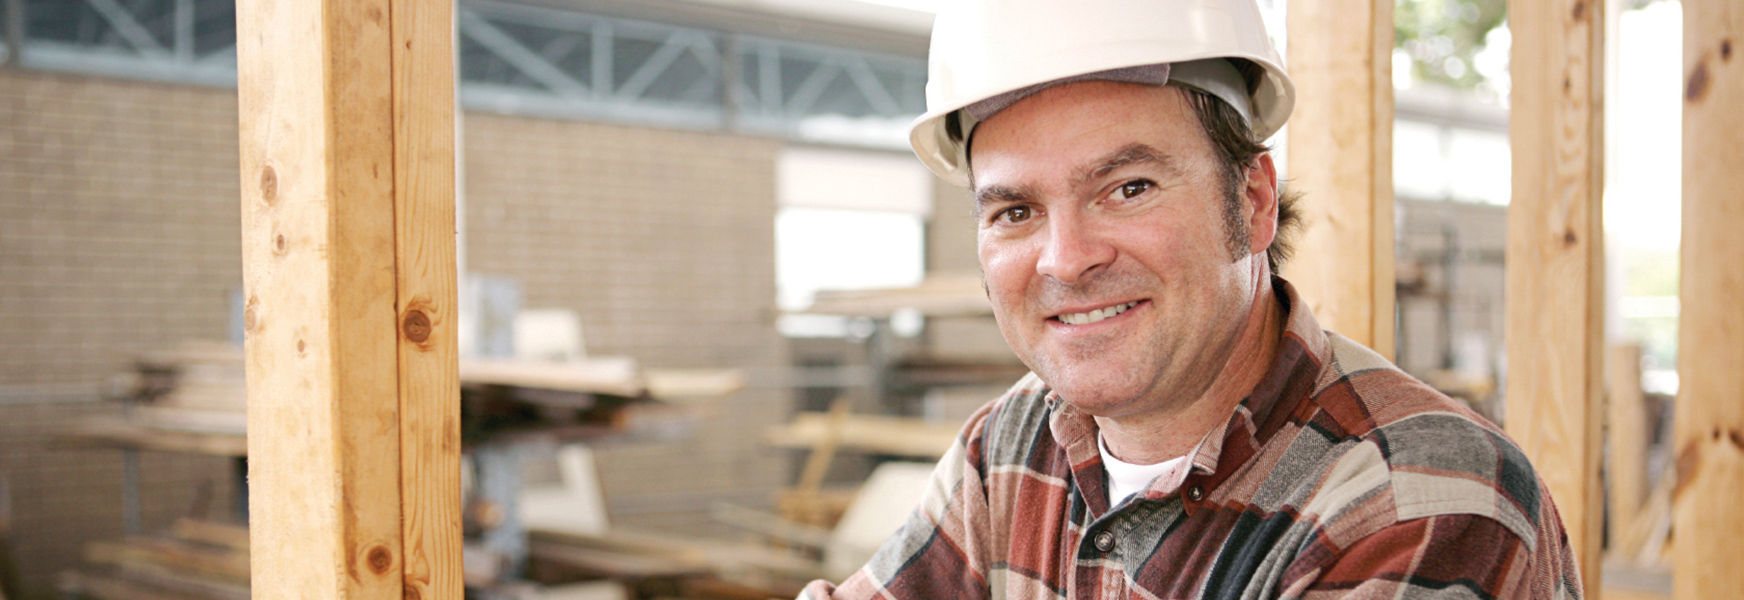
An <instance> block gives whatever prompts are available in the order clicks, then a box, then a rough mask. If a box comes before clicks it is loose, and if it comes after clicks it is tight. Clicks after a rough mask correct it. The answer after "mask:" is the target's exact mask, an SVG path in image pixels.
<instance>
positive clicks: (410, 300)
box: [392, 0, 464, 600]
mask: <svg viewBox="0 0 1744 600" xmlns="http://www.w3.org/2000/svg"><path fill="white" fill-rule="evenodd" d="M392 14H393V45H392V48H393V94H394V102H393V104H394V134H393V142H394V217H395V218H394V227H395V237H394V240H395V249H394V255H395V261H396V268H395V274H396V282H395V289H396V294H397V296H398V298H399V303H398V312H399V318H398V319H399V324H400V327H399V329H400V332H399V334H400V335H399V340H400V341H399V390H400V423H399V426H400V440H401V444H400V502H401V510H400V515H401V518H400V526H401V535H402V543H403V544H404V554H403V555H404V568H403V571H404V588H405V591H404V595H405V598H407V599H409V600H411V599H424V598H430V599H438V598H439V599H453V600H460V598H461V597H462V596H463V594H464V592H463V590H462V587H463V585H464V581H463V571H464V569H463V567H462V565H461V508H460V502H461V498H460V367H459V352H458V350H459V342H458V333H457V331H458V330H457V328H456V326H457V321H458V316H459V314H460V311H459V300H458V297H457V293H456V284H455V232H456V223H455V207H454V181H455V179H454V169H455V166H454V165H455V163H454V133H455V129H454V74H455V69H454V45H453V27H454V4H453V3H451V2H427V1H418V0H393V6H392Z"/></svg>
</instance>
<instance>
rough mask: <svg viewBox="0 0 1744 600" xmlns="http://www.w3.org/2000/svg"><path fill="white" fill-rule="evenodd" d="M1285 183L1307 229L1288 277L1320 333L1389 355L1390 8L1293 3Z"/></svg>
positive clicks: (1321, 0) (1331, 1)
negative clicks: (1298, 197)
mask: <svg viewBox="0 0 1744 600" xmlns="http://www.w3.org/2000/svg"><path fill="white" fill-rule="evenodd" d="M1289 40H1290V41H1289V56H1290V76H1291V77H1292V78H1293V79H1294V81H1295V83H1296V108H1295V111H1294V112H1293V114H1292V115H1291V117H1290V133H1289V136H1290V137H1289V148H1288V152H1289V161H1288V168H1289V173H1288V176H1289V178H1290V180H1291V182H1290V187H1291V189H1293V190H1296V191H1299V192H1303V193H1304V194H1305V195H1304V197H1303V200H1302V209H1303V210H1302V213H1303V224H1304V225H1305V227H1304V228H1303V230H1302V232H1301V236H1300V240H1299V242H1298V243H1297V248H1298V250H1297V252H1296V254H1295V258H1292V259H1291V260H1290V262H1289V263H1288V264H1287V265H1285V267H1284V271H1285V272H1286V273H1287V275H1288V277H1289V278H1290V281H1291V283H1293V284H1294V285H1295V286H1296V289H1297V291H1298V292H1299V293H1301V295H1302V298H1303V299H1304V300H1306V301H1307V302H1308V306H1309V308H1311V309H1313V311H1314V316H1315V317H1316V318H1318V319H1319V320H1320V325H1321V326H1322V327H1325V328H1327V329H1331V330H1333V331H1337V332H1339V333H1342V334H1344V335H1345V336H1346V337H1349V338H1351V339H1353V340H1356V341H1357V342H1359V343H1361V344H1364V345H1366V346H1369V347H1370V348H1373V349H1375V350H1376V351H1378V352H1380V353H1381V354H1382V355H1383V356H1388V357H1391V356H1392V355H1393V345H1394V343H1393V310H1394V309H1393V306H1394V285H1395V283H1394V274H1393V269H1394V266H1393V83H1392V56H1393V3H1391V2H1378V1H1375V0H1291V2H1290V6H1289Z"/></svg>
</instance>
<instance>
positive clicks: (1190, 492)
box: [1187, 486, 1205, 502]
mask: <svg viewBox="0 0 1744 600" xmlns="http://www.w3.org/2000/svg"><path fill="white" fill-rule="evenodd" d="M1204 498H1205V488H1202V487H1199V486H1193V487H1190V488H1187V499H1188V500H1192V501H1194V502H1198V501H1200V500H1202V499H1204Z"/></svg>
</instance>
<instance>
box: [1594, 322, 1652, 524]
mask: <svg viewBox="0 0 1744 600" xmlns="http://www.w3.org/2000/svg"><path fill="white" fill-rule="evenodd" d="M1606 353H1607V356H1606V359H1605V392H1606V394H1605V395H1606V413H1607V415H1608V416H1607V417H1606V421H1607V423H1606V426H1605V432H1606V438H1607V439H1608V440H1609V441H1610V443H1609V444H1608V446H1609V448H1610V462H1609V463H1608V465H1607V467H1606V469H1605V475H1606V487H1607V488H1608V490H1609V494H1608V496H1607V497H1608V498H1610V502H1611V505H1610V510H1609V512H1608V513H1607V514H1606V518H1607V520H1608V521H1609V523H1610V525H1609V527H1610V532H1611V533H1610V536H1608V537H1609V538H1610V540H1609V541H1610V547H1609V548H1607V550H1608V551H1609V552H1611V553H1612V554H1617V555H1620V556H1634V554H1635V552H1637V551H1638V550H1640V547H1641V543H1640V542H1641V541H1642V540H1638V539H1637V536H1635V535H1633V530H1634V529H1635V527H1634V525H1635V521H1636V520H1637V519H1638V518H1639V515H1640V514H1641V509H1642V503H1644V502H1646V501H1647V487H1648V486H1647V443H1648V441H1649V439H1650V437H1651V436H1650V432H1649V431H1648V428H1647V424H1648V420H1647V400H1646V397H1645V395H1644V394H1643V393H1642V390H1641V346H1640V345H1638V344H1618V345H1614V346H1611V347H1610V348H1609V349H1608V350H1607V351H1606Z"/></svg>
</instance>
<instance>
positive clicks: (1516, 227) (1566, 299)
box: [1505, 0, 1605, 595]
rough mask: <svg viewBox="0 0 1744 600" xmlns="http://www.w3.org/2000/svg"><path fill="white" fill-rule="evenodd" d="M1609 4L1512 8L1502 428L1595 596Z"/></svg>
mask: <svg viewBox="0 0 1744 600" xmlns="http://www.w3.org/2000/svg"><path fill="white" fill-rule="evenodd" d="M1603 19H1604V3H1603V2H1598V1H1596V0H1547V1H1544V2H1514V3H1510V4H1509V5H1508V22H1509V27H1510V29H1511V30H1512V31H1513V34H1514V43H1513V50H1512V52H1513V54H1512V57H1511V59H1510V61H1509V64H1510V65H1512V67H1511V68H1512V74H1511V77H1510V80H1511V81H1513V92H1512V97H1511V106H1512V114H1511V115H1510V117H1509V127H1508V133H1509V138H1510V143H1511V146H1512V151H1513V179H1514V183H1513V199H1512V201H1511V202H1510V204H1509V206H1508V251H1507V264H1508V282H1507V283H1508V297H1507V344H1508V347H1507V352H1508V383H1507V390H1506V396H1505V401H1506V403H1507V404H1506V413H1507V416H1506V425H1507V429H1508V434H1509V435H1511V436H1513V438H1514V440H1515V441H1517V442H1519V444H1520V447H1521V448H1522V449H1523V450H1525V452H1526V455H1527V456H1528V457H1529V458H1531V460H1532V464H1533V465H1534V466H1535V467H1536V468H1537V471H1538V475H1539V477H1541V478H1542V479H1543V480H1544V482H1545V484H1546V485H1547V486H1548V487H1549V488H1550V495H1551V497H1552V498H1554V499H1555V501H1556V506H1557V509H1558V510H1559V511H1560V512H1561V514H1562V519H1563V524H1564V526H1565V527H1566V528H1567V529H1568V535H1569V543H1570V544H1572V545H1573V547H1574V549H1575V555H1576V559H1577V560H1578V561H1579V563H1580V569H1581V576H1582V579H1583V582H1584V587H1585V589H1586V590H1587V591H1588V593H1589V594H1591V595H1596V594H1597V593H1598V589H1599V588H1598V581H1599V564H1600V562H1599V553H1600V547H1599V542H1600V525H1601V522H1602V519H1603V515H1604V499H1603V496H1602V494H1601V493H1600V488H1599V461H1600V457H1601V456H1600V455H1601V452H1600V439H1601V434H1602V427H1603V424H1604V421H1603V419H1604V414H1605V411H1604V405H1603V404H1602V402H1603V395H1602V394H1603V393H1604V392H1603V390H1604V387H1603V385H1604V383H1603V364H1604V363H1603V361H1604V348H1605V345H1604V305H1605V302H1604V253H1603V252H1604V244H1603V240H1602V238H1601V234H1602V233H1603V228H1602V226H1601V223H1600V216H1601V211H1600V204H1599V200H1600V193H1601V191H1602V190H1603V181H1604V169H1603V166H1604V153H1603V151H1602V150H1601V149H1602V148H1603V147H1604V145H1603V141H1604V138H1603V125H1602V124H1603V111H1602V110H1601V108H1602V106H1603V104H1602V101H1601V98H1602V90H1603V89H1604V85H1603V83H1604V78H1603V73H1604V31H1605V29H1604V25H1603Z"/></svg>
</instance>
